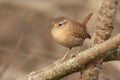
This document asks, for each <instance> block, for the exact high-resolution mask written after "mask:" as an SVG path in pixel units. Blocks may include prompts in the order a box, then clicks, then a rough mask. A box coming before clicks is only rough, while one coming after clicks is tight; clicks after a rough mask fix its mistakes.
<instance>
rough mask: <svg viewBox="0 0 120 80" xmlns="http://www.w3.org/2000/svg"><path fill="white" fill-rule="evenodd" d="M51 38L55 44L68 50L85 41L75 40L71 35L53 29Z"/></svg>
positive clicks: (82, 39)
mask: <svg viewBox="0 0 120 80" xmlns="http://www.w3.org/2000/svg"><path fill="white" fill-rule="evenodd" d="M52 36H53V38H54V39H55V40H56V42H58V43H59V44H61V45H63V46H65V47H68V48H72V47H76V46H81V45H82V44H83V42H84V40H85V39H84V38H77V37H75V36H73V35H71V34H66V32H65V31H63V30H62V31H60V30H59V31H57V30H54V29H53V30H52Z"/></svg>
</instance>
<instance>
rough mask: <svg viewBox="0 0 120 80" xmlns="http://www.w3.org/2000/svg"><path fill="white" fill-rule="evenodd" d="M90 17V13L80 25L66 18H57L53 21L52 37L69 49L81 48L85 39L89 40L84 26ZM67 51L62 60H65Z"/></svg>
mask: <svg viewBox="0 0 120 80" xmlns="http://www.w3.org/2000/svg"><path fill="white" fill-rule="evenodd" d="M91 16H92V13H90V14H89V15H88V16H87V17H86V18H85V19H84V20H83V22H82V23H79V22H77V21H75V20H72V19H70V18H68V17H58V18H56V19H54V20H53V21H52V28H51V34H52V37H53V38H54V39H55V41H57V42H58V43H59V44H61V45H63V46H65V47H67V48H69V49H71V48H73V47H77V46H81V45H82V44H83V42H84V40H85V39H86V38H91V36H90V35H89V34H88V32H87V29H86V24H87V22H88V21H89V19H90V18H91ZM69 51H70V50H69ZM69 51H68V52H67V53H66V54H65V55H64V57H63V59H62V60H64V59H65V58H66V56H67V55H68V53H69Z"/></svg>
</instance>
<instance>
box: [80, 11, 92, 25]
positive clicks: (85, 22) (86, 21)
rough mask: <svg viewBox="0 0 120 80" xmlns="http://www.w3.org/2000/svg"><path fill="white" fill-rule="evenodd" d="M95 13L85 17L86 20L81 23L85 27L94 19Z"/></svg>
mask: <svg viewBox="0 0 120 80" xmlns="http://www.w3.org/2000/svg"><path fill="white" fill-rule="evenodd" d="M92 15H93V13H90V14H88V16H86V17H85V19H84V20H83V22H82V23H81V24H82V25H83V26H86V24H87V23H88V21H89V20H90V18H91V17H92Z"/></svg>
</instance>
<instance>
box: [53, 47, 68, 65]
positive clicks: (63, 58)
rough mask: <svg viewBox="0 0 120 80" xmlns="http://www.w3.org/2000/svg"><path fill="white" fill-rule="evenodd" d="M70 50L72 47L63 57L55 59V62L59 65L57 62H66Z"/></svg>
mask: <svg viewBox="0 0 120 80" xmlns="http://www.w3.org/2000/svg"><path fill="white" fill-rule="evenodd" d="M69 52H70V49H69V50H67V52H66V53H65V55H64V56H63V57H62V58H60V59H58V60H57V61H55V62H54V64H55V65H57V64H60V63H62V62H64V61H65V60H66V59H67V56H68V54H69Z"/></svg>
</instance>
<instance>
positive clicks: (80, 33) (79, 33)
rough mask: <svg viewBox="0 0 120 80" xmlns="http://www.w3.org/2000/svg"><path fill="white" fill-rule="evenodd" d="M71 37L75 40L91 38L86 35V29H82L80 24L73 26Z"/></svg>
mask: <svg viewBox="0 0 120 80" xmlns="http://www.w3.org/2000/svg"><path fill="white" fill-rule="evenodd" d="M73 26H74V27H73V29H72V30H71V31H72V33H71V34H72V35H73V36H75V37H77V38H91V36H90V35H89V34H88V33H87V30H86V27H84V26H83V25H81V24H75V25H73Z"/></svg>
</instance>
